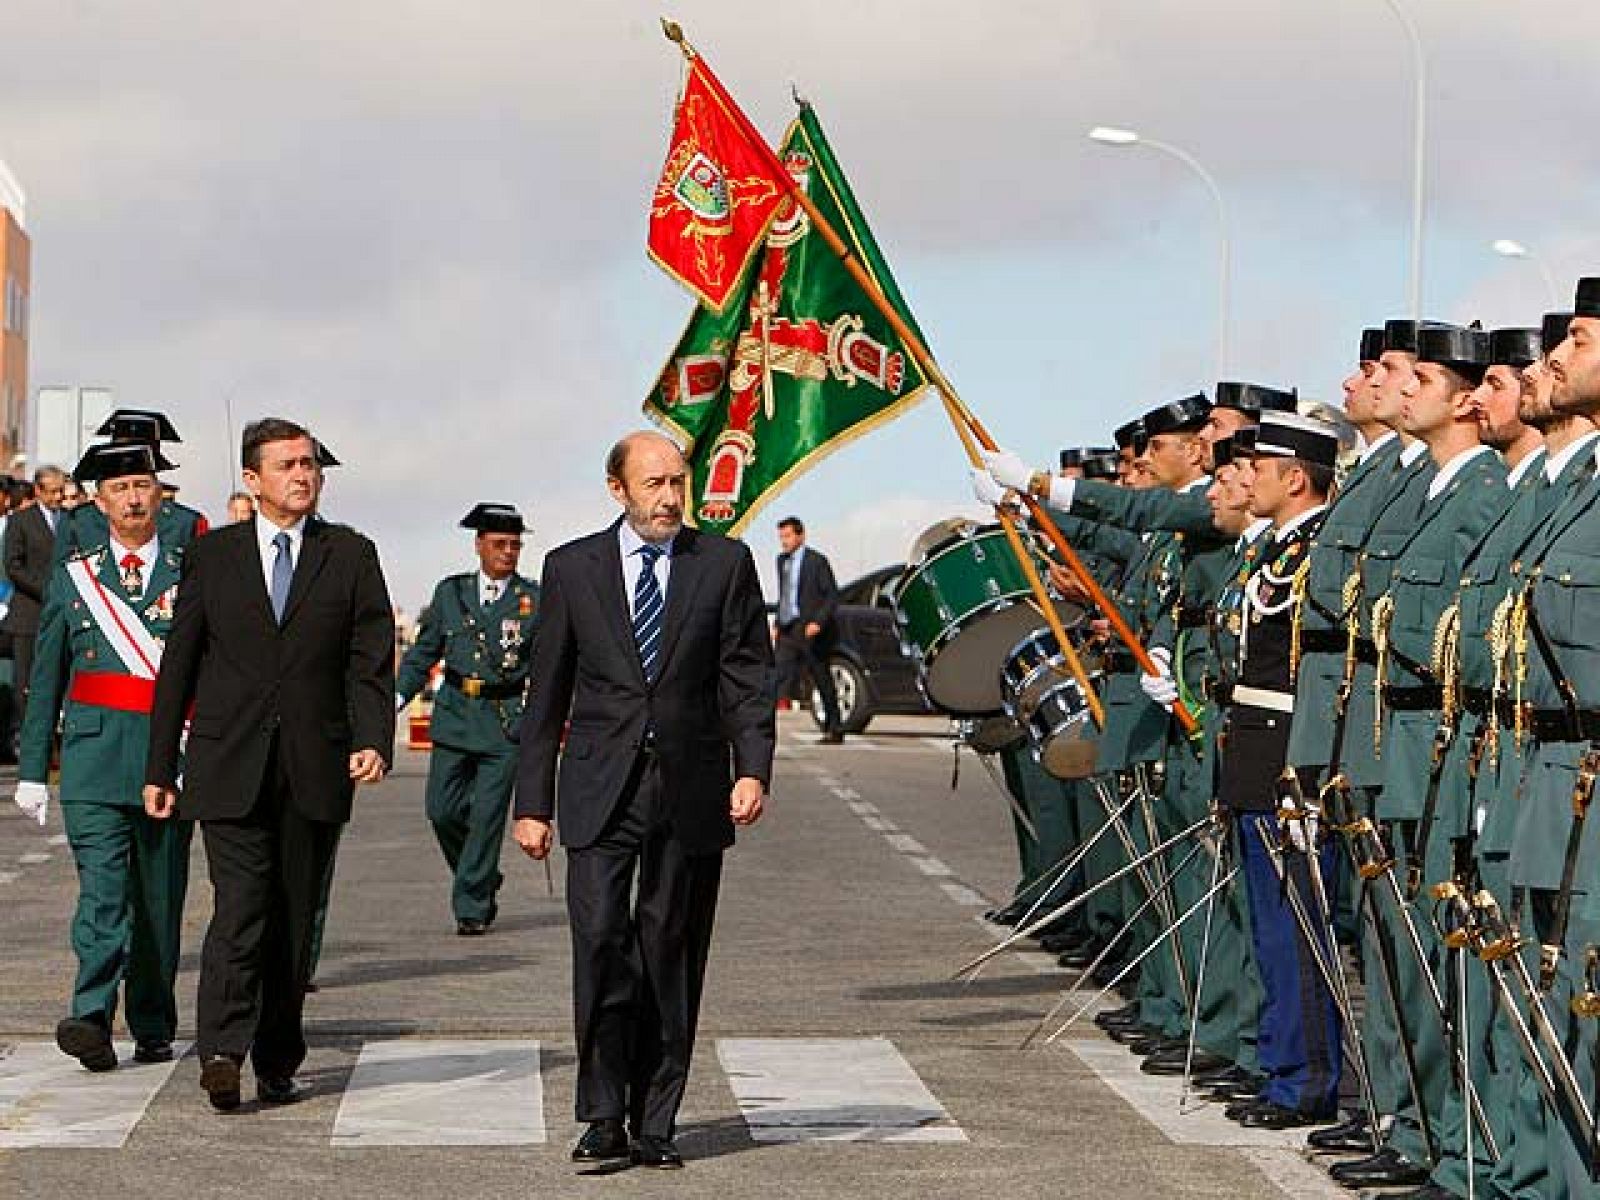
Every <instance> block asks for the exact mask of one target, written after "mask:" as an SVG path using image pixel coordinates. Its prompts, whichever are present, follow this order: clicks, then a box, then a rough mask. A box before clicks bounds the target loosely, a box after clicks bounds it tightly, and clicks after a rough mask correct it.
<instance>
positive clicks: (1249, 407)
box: [1216, 383, 1300, 421]
mask: <svg viewBox="0 0 1600 1200" xmlns="http://www.w3.org/2000/svg"><path fill="white" fill-rule="evenodd" d="M1299 404H1300V394H1299V393H1298V392H1296V391H1295V390H1294V389H1293V388H1291V389H1290V390H1289V391H1287V392H1286V391H1283V390H1282V389H1281V388H1274V387H1267V386H1265V385H1263V384H1259V383H1219V384H1217V403H1216V407H1218V408H1231V409H1233V410H1234V411H1236V412H1242V413H1244V414H1245V415H1246V416H1248V417H1251V418H1253V419H1254V420H1258V421H1259V420H1260V419H1261V414H1262V413H1264V412H1294V411H1295V409H1296V408H1297V407H1298V406H1299Z"/></svg>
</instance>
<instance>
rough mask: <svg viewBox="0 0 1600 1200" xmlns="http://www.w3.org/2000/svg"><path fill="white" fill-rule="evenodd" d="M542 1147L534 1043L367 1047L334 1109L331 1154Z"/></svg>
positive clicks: (454, 1042)
mask: <svg viewBox="0 0 1600 1200" xmlns="http://www.w3.org/2000/svg"><path fill="white" fill-rule="evenodd" d="M544 1141H545V1124H544V1085H543V1083H542V1081H541V1079H540V1077H539V1043H538V1042H526V1041H486V1040H476V1041H473V1040H445V1041H428V1040H423V1039H416V1040H412V1039H409V1038H408V1039H397V1040H392V1041H379V1042H368V1043H366V1045H364V1046H363V1047H362V1048H361V1057H360V1059H358V1060H357V1061H356V1069H355V1071H354V1072H353V1073H352V1074H351V1076H350V1082H349V1084H348V1085H346V1087H345V1092H344V1097H343V1099H342V1100H341V1101H340V1102H339V1115H338V1118H337V1119H336V1120H335V1121H334V1124H333V1138H332V1145H333V1146H334V1148H335V1149H350V1148H355V1147H361V1146H530V1145H536V1144H539V1143H542V1142H544Z"/></svg>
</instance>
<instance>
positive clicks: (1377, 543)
mask: <svg viewBox="0 0 1600 1200" xmlns="http://www.w3.org/2000/svg"><path fill="white" fill-rule="evenodd" d="M1437 473H1438V468H1437V467H1436V466H1435V465H1434V462H1433V459H1431V458H1430V457H1428V455H1427V454H1425V453H1424V454H1421V455H1420V456H1419V457H1417V458H1416V459H1414V460H1413V461H1412V463H1411V465H1410V466H1406V465H1404V464H1402V465H1401V466H1400V474H1399V477H1398V480H1397V482H1396V485H1395V490H1394V491H1393V492H1392V493H1391V494H1390V495H1389V496H1388V497H1387V498H1386V499H1385V500H1384V504H1383V507H1382V510H1381V511H1380V512H1379V513H1377V514H1376V515H1375V516H1374V518H1373V524H1372V529H1371V531H1370V532H1369V533H1368V534H1367V539H1366V543H1365V544H1364V545H1363V546H1362V549H1361V554H1360V557H1359V558H1357V560H1356V568H1355V569H1356V570H1357V571H1358V572H1359V573H1360V577H1361V594H1360V596H1359V597H1358V598H1357V602H1356V607H1355V620H1356V621H1358V622H1359V628H1360V630H1361V636H1362V637H1363V638H1368V639H1370V638H1371V636H1372V606H1373V604H1374V603H1375V602H1376V601H1377V599H1378V598H1379V597H1380V596H1382V595H1383V594H1384V593H1385V592H1387V591H1388V590H1389V584H1390V581H1391V577H1392V576H1393V574H1394V560H1395V559H1396V558H1397V557H1398V556H1399V554H1400V551H1401V550H1403V549H1405V546H1406V543H1407V542H1409V541H1410V540H1411V534H1412V533H1413V531H1415V529H1416V527H1417V523H1418V522H1419V521H1420V520H1421V517H1422V508H1423V504H1424V503H1425V502H1426V500H1427V498H1428V484H1429V483H1431V482H1432V481H1433V477H1434V475H1436V474H1437ZM1375 675H1376V671H1375V670H1374V668H1373V666H1372V664H1371V663H1368V662H1362V663H1359V664H1358V665H1357V667H1356V674H1355V683H1354V685H1353V686H1352V688H1351V690H1350V706H1349V716H1348V719H1347V721H1346V727H1345V734H1344V753H1343V760H1342V762H1341V764H1340V766H1341V769H1342V770H1343V771H1344V774H1345V776H1346V778H1348V779H1349V780H1350V783H1351V784H1352V785H1353V786H1355V787H1364V788H1373V787H1378V786H1379V785H1380V784H1382V783H1383V764H1382V762H1380V761H1379V759H1378V745H1377V741H1376V739H1375V737H1374V732H1373V720H1374V716H1375V712H1376V703H1375V698H1376V693H1375V691H1374V688H1373V681H1374V677H1375ZM1297 708H1298V706H1297Z"/></svg>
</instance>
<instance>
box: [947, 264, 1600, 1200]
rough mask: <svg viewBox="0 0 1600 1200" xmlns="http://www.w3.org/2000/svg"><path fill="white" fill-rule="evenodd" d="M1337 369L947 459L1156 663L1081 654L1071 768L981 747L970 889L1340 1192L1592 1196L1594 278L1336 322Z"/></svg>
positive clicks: (1599, 350) (1599, 686) (1596, 956)
mask: <svg viewBox="0 0 1600 1200" xmlns="http://www.w3.org/2000/svg"><path fill="white" fill-rule="evenodd" d="M1344 393H1345V404H1344V411H1343V413H1342V414H1341V413H1338V412H1337V411H1336V410H1333V409H1331V408H1322V409H1321V410H1320V411H1312V412H1309V413H1308V412H1306V411H1304V410H1305V409H1307V408H1311V409H1316V407H1317V406H1306V405H1301V404H1300V403H1299V402H1298V398H1297V396H1296V395H1295V394H1294V393H1292V392H1282V391H1279V390H1276V389H1272V388H1265V387H1259V386H1253V385H1243V384H1228V383H1224V384H1220V385H1218V388H1217V392H1216V396H1215V399H1214V401H1211V400H1208V399H1207V398H1205V397H1204V396H1195V397H1190V398H1187V399H1184V400H1181V401H1178V402H1177V403H1173V404H1168V405H1164V406H1162V407H1160V408H1157V409H1155V410H1154V411H1152V412H1150V413H1148V414H1146V415H1145V416H1144V417H1143V418H1141V419H1140V420H1139V421H1136V422H1133V423H1132V424H1131V425H1128V426H1125V427H1124V428H1122V429H1119V430H1118V431H1117V433H1116V439H1115V440H1116V442H1117V450H1116V451H1114V452H1113V451H1110V450H1105V451H1097V450H1087V451H1084V450H1079V451H1068V452H1066V453H1064V454H1063V455H1062V470H1061V471H1060V472H1059V473H1054V472H1041V471H1036V470H1034V469H1033V468H1032V467H1031V466H1030V465H1028V464H1026V463H1025V462H1023V461H1022V460H1021V459H1020V458H1018V457H1017V456H1016V455H1014V454H1011V453H1009V452H1006V451H1003V450H1002V451H997V452H995V453H992V454H989V455H987V456H986V460H985V463H986V467H987V470H986V471H979V472H975V473H974V486H975V490H976V492H977V494H978V496H979V498H980V499H981V500H983V501H984V502H986V503H990V504H995V503H1005V502H1006V499H1007V493H1008V492H1028V493H1030V494H1031V495H1032V496H1034V497H1035V498H1036V499H1038V500H1039V501H1041V502H1042V503H1044V504H1046V505H1047V506H1048V507H1049V508H1050V509H1051V510H1052V511H1053V514H1054V515H1055V516H1056V517H1057V518H1058V521H1059V524H1060V526H1061V528H1062V530H1063V532H1064V533H1065V534H1066V535H1067V537H1068V538H1069V540H1070V541H1071V542H1072V543H1073V544H1074V546H1075V547H1076V548H1077V549H1078V551H1079V553H1080V556H1081V557H1082V558H1083V559H1084V560H1085V564H1086V565H1087V566H1088V567H1089V568H1090V570H1091V572H1092V573H1094V574H1095V576H1096V578H1097V579H1098V580H1100V581H1102V582H1103V583H1104V584H1105V585H1106V587H1107V590H1108V592H1109V593H1110V595H1111V598H1112V599H1113V601H1114V602H1115V603H1116V604H1117V605H1118V606H1119V607H1120V609H1121V611H1122V613H1123V615H1124V616H1125V617H1126V618H1127V619H1128V621H1129V622H1130V624H1132V625H1133V626H1134V627H1135V630H1136V631H1137V632H1138V633H1139V634H1140V635H1141V637H1142V639H1143V640H1144V641H1145V642H1146V644H1147V645H1148V646H1149V647H1150V648H1151V654H1152V658H1153V660H1154V662H1155V664H1156V667H1157V670H1156V671H1155V672H1154V673H1150V672H1147V671H1145V670H1141V669H1140V668H1139V667H1138V666H1137V665H1136V664H1135V661H1134V658H1133V656H1132V655H1131V654H1130V653H1129V652H1128V650H1127V649H1126V648H1124V647H1122V646H1120V645H1117V644H1115V643H1108V644H1107V645H1106V647H1105V652H1104V657H1103V675H1102V678H1101V681H1100V690H1101V697H1102V701H1103V706H1104V712H1105V720H1104V727H1103V729H1101V730H1100V734H1099V746H1098V761H1097V763H1096V767H1095V772H1096V773H1095V774H1094V775H1093V776H1092V777H1091V778H1087V779H1083V780H1076V781H1061V780H1056V779H1053V778H1051V777H1049V776H1048V775H1046V774H1045V773H1044V772H1043V771H1042V770H1040V769H1039V767H1038V766H1037V765H1036V764H1035V763H1034V761H1033V760H1032V757H1031V755H1030V754H1029V752H1028V751H1027V750H1026V749H1019V750H1014V751H1010V752H1007V754H1006V761H1005V769H1006V778H1007V781H1008V783H1009V785H1010V787H1011V790H1012V791H1013V793H1014V795H1015V796H1016V797H1017V798H1018V799H1019V800H1020V802H1021V804H1022V805H1023V806H1024V808H1025V812H1026V816H1027V819H1028V826H1029V829H1028V832H1027V834H1026V836H1024V835H1022V834H1019V842H1020V844H1021V847H1022V852H1023V865H1024V871H1023V880H1022V883H1021V884H1020V885H1019V887H1018V892H1017V897H1016V898H1015V899H1014V900H1013V902H1012V903H1011V904H1009V905H1008V906H1007V907H1006V908H1004V909H1002V910H1000V911H998V912H996V913H994V914H992V915H993V917H994V918H995V919H996V920H999V921H1001V922H1005V923H1011V924H1018V923H1021V924H1022V926H1023V927H1024V928H1026V927H1028V926H1029V925H1033V926H1039V927H1040V928H1039V931H1040V932H1041V933H1044V934H1046V935H1047V936H1046V937H1045V944H1046V945H1047V946H1048V947H1049V948H1051V949H1053V950H1056V951H1058V952H1060V954H1061V960H1062V963H1063V965H1065V966H1069V967H1075V968H1080V969H1083V968H1091V969H1092V970H1093V971H1094V974H1095V975H1096V977H1097V978H1098V979H1099V980H1100V981H1101V982H1102V983H1103V984H1104V983H1110V982H1111V981H1112V980H1116V979H1119V977H1120V981H1121V984H1122V986H1123V987H1124V989H1125V992H1124V994H1125V996H1127V997H1128V1001H1129V1002H1128V1003H1127V1004H1126V1005H1125V1006H1124V1007H1122V1008H1120V1009H1116V1010H1113V1011H1109V1012H1105V1013H1102V1014H1101V1015H1100V1016H1099V1017H1098V1018H1097V1020H1098V1023H1099V1024H1100V1025H1101V1026H1102V1027H1103V1028H1104V1029H1105V1030H1106V1031H1107V1032H1108V1033H1109V1034H1110V1036H1112V1037H1113V1038H1115V1039H1116V1040H1117V1041H1119V1042H1122V1043H1124V1044H1126V1045H1128V1046H1129V1047H1130V1049H1132V1050H1133V1051H1134V1052H1135V1053H1137V1054H1140V1055H1143V1056H1144V1062H1143V1069H1144V1070H1145V1071H1147V1072H1150V1073H1153V1074H1170V1075H1182V1076H1184V1078H1185V1080H1186V1084H1187V1085H1188V1086H1192V1087H1195V1088H1199V1089H1202V1090H1203V1094H1209V1095H1210V1096H1211V1097H1212V1098H1215V1099H1216V1100H1217V1101H1218V1102H1220V1103H1224V1104H1226V1105H1227V1108H1226V1111H1227V1113H1228V1115H1229V1117H1231V1118H1232V1119H1234V1120H1236V1121H1237V1122H1239V1123H1240V1124H1241V1125H1244V1126H1246V1127H1251V1128H1265V1129H1289V1128H1297V1127H1302V1126H1305V1127H1315V1128H1313V1129H1311V1131H1310V1134H1309V1142H1310V1145H1311V1147H1312V1148H1314V1149H1315V1150H1318V1151H1320V1152H1327V1153H1340V1154H1344V1155H1347V1156H1349V1157H1347V1158H1345V1159H1343V1160H1342V1161H1340V1162H1338V1163H1337V1164H1335V1165H1334V1166H1333V1167H1332V1168H1331V1169H1332V1173H1333V1176H1334V1178H1335V1179H1337V1180H1338V1181H1339V1182H1340V1183H1342V1184H1344V1185H1345V1186H1347V1187H1350V1188H1352V1189H1362V1188H1397V1187H1398V1188H1406V1189H1410V1190H1408V1191H1405V1192H1404V1194H1405V1195H1408V1196H1412V1197H1419V1198H1423V1200H1434V1198H1446V1197H1453V1196H1454V1197H1466V1196H1469V1195H1475V1196H1496V1197H1506V1198H1517V1200H1533V1198H1535V1197H1538V1198H1540V1200H1553V1198H1557V1197H1569V1196H1570V1197H1577V1196H1595V1195H1600V1184H1597V1183H1596V1182H1595V1180H1596V1177H1597V1163H1596V1146H1597V1140H1600V1139H1597V1127H1596V1125H1595V1116H1594V1114H1595V1112H1596V1111H1597V1109H1600V1096H1597V1095H1596V1087H1597V1085H1600V1078H1597V1070H1596V1067H1597V1061H1600V1057H1597V1056H1600V1019H1597V1018H1600V885H1597V884H1596V882H1595V881H1596V869H1597V864H1596V847H1595V842H1596V829H1595V825H1596V824H1597V822H1596V821H1591V820H1589V819H1588V809H1589V804H1590V798H1591V793H1592V790H1593V787H1594V783H1595V779H1596V776H1597V772H1600V476H1597V460H1600V453H1597V452H1600V424H1597V423H1600V278H1591V279H1584V280H1582V281H1580V282H1579V285H1578V288H1577V292H1576V300H1575V305H1574V311H1573V312H1571V313H1555V314H1550V315H1548V316H1547V317H1545V318H1544V320H1543V322H1542V325H1541V327H1540V328H1527V329H1504V330H1495V331H1492V332H1490V331H1485V330H1481V329H1478V328H1462V327H1459V326H1454V325H1447V324H1442V323H1435V322H1429V321H1415V320H1397V321H1390V322H1388V323H1387V324H1386V325H1385V326H1384V327H1383V328H1381V329H1369V330H1366V331H1365V332H1364V333H1363V335H1362V338H1361V343H1360V352H1359V361H1358V366H1357V368H1356V369H1355V370H1353V371H1352V372H1351V374H1350V376H1349V377H1348V378H1347V379H1346V380H1345V382H1344ZM1357 435H1358V436H1357ZM1336 460H1337V463H1338V467H1337V469H1336ZM1097 476H1098V478H1097ZM1107 476H1109V478H1107ZM1052 574H1053V578H1054V581H1055V583H1056V584H1057V587H1058V588H1059V589H1060V590H1061V591H1063V592H1066V593H1068V594H1073V592H1074V590H1075V589H1076V588H1077V585H1076V584H1075V582H1074V579H1073V576H1072V575H1071V574H1070V573H1069V572H1067V571H1065V570H1060V569H1057V570H1055V571H1053V572H1052ZM1178 705H1182V706H1183V707H1185V708H1187V709H1188V710H1190V711H1191V712H1192V713H1194V714H1196V715H1197V716H1199V717H1200V721H1199V728H1200V731H1201V732H1200V734H1199V736H1197V737H1191V736H1188V735H1186V734H1185V733H1184V732H1183V731H1182V729H1181V727H1180V724H1179V722H1178V721H1176V720H1174V719H1173V711H1174V709H1175V708H1176V707H1177V706H1178ZM1208 818H1215V819H1214V820H1208ZM1105 830H1111V831H1113V832H1115V834H1116V836H1102V837H1098V838H1097V837H1096V836H1095V835H1096V833H1097V832H1103V831H1105ZM1163 846H1165V847H1166V849H1165V850H1162V847H1163ZM1152 849H1155V850H1158V851H1161V852H1159V853H1154V854H1151V853H1150V852H1151V851H1152ZM1075 850H1077V851H1078V853H1074V851H1075ZM1146 856H1148V857H1146ZM1063 865H1070V866H1071V867H1072V870H1070V871H1067V872H1063V871H1062V869H1061V868H1062V867H1063ZM1130 867H1133V868H1134V869H1129V868H1130ZM1119 869H1120V870H1122V871H1123V874H1122V876H1121V877H1120V881H1119V883H1118V884H1117V885H1116V886H1112V887H1101V888H1098V889H1096V888H1094V887H1093V884H1094V883H1095V882H1096V881H1098V880H1105V879H1108V878H1110V877H1112V876H1115V875H1117V873H1118V871H1119ZM1068 904H1071V905H1072V907H1070V908H1067V909H1066V911H1065V912H1063V914H1062V915H1061V916H1060V917H1057V918H1054V919H1052V920H1050V921H1049V922H1048V923H1046V924H1042V925H1041V921H1042V919H1043V918H1047V917H1051V916H1052V914H1054V913H1057V912H1061V911H1062V910H1063V909H1064V908H1065V907H1066V906H1067V905H1068ZM1134 963H1137V964H1138V965H1137V968H1136V969H1133V970H1129V968H1130V967H1132V965H1133V964H1134ZM1349 963H1353V964H1354V970H1355V971H1358V972H1359V977H1360V980H1361V981H1362V983H1363V984H1364V986H1363V987H1361V988H1359V989H1358V988H1355V987H1354V986H1353V984H1354V980H1353V979H1352V978H1347V976H1346V971H1345V968H1346V966H1347V964H1349ZM1124 972H1126V974H1124ZM1357 995H1359V996H1360V997H1362V999H1363V1000H1364V1003H1362V1002H1359V1001H1354V1000H1352V996H1357ZM1386 1194H1389V1193H1386Z"/></svg>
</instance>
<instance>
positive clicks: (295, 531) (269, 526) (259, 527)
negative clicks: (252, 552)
mask: <svg viewBox="0 0 1600 1200" xmlns="http://www.w3.org/2000/svg"><path fill="white" fill-rule="evenodd" d="M280 533H287V534H288V535H289V574H290V575H291V576H293V575H294V569H295V567H297V566H299V565H300V544H301V543H302V542H304V541H305V537H306V519H305V518H304V517H301V518H300V519H299V520H298V521H296V522H295V523H294V524H293V525H289V526H286V527H285V528H282V529H280V528H279V527H278V526H276V525H274V524H273V523H272V522H271V521H269V520H267V518H266V517H264V516H259V515H258V516H257V517H256V546H257V547H258V548H259V549H260V551H261V581H262V582H263V583H264V584H266V586H267V595H269V596H270V595H271V594H272V564H273V563H275V562H277V561H278V548H277V547H276V546H274V545H273V544H272V542H273V539H274V538H276V537H277V536H278V535H279V534H280Z"/></svg>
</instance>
